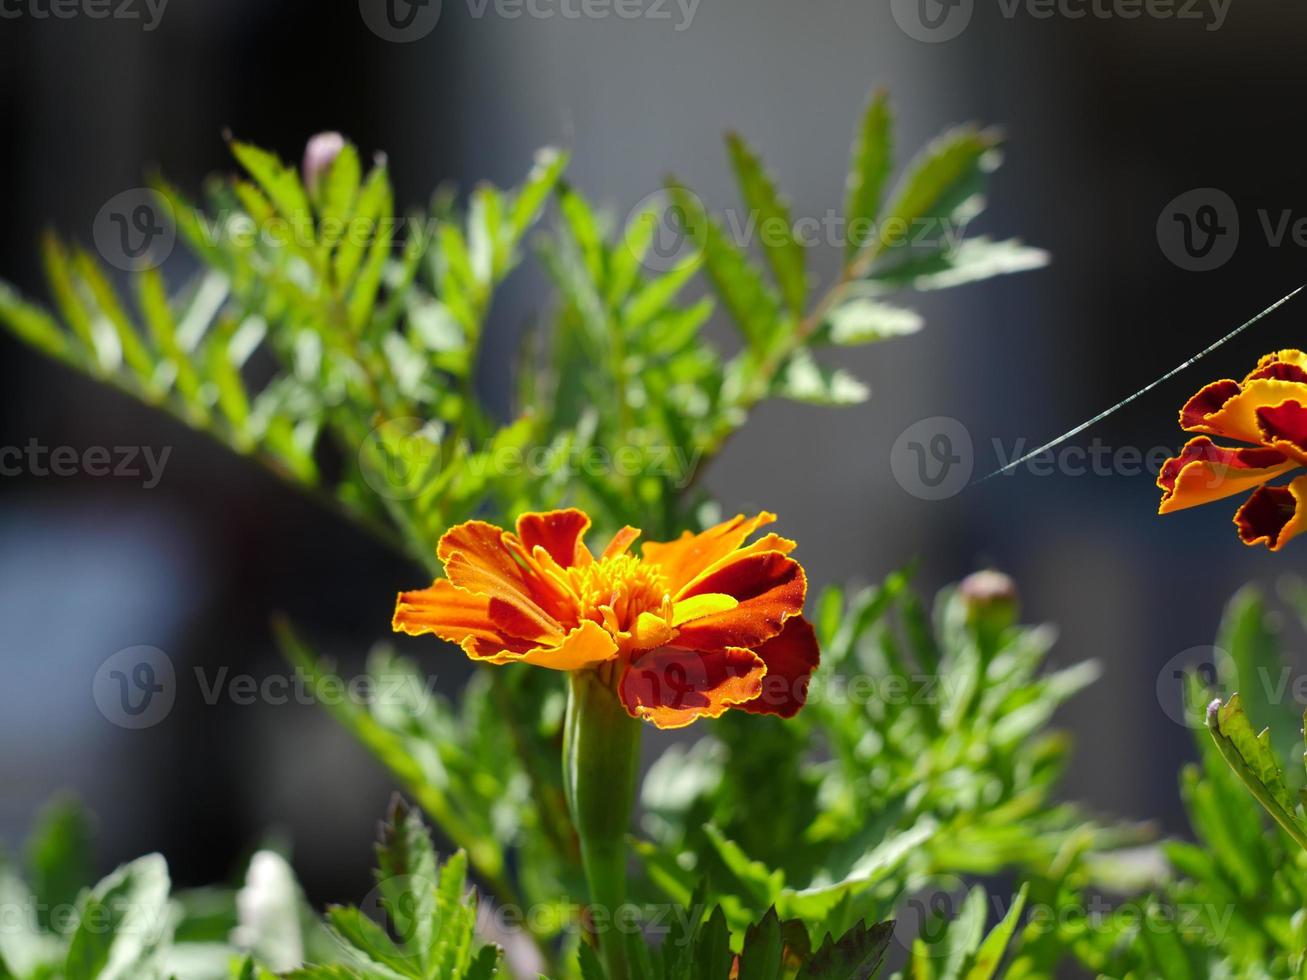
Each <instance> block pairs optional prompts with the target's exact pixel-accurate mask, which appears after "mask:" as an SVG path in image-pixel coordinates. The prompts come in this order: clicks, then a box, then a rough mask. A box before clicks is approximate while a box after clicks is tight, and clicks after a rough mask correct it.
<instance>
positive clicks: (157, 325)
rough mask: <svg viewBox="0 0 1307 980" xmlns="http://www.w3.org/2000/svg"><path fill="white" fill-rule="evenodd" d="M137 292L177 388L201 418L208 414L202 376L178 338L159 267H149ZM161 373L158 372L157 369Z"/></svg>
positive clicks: (146, 321) (138, 283) (138, 285)
mask: <svg viewBox="0 0 1307 980" xmlns="http://www.w3.org/2000/svg"><path fill="white" fill-rule="evenodd" d="M137 292H138V295H139V298H140V305H141V311H142V313H143V314H144V316H145V323H146V325H147V326H148V327H149V329H150V335H151V336H152V337H153V338H154V343H155V346H156V347H157V348H158V349H159V351H160V353H162V354H163V356H164V358H165V359H166V363H167V364H168V365H169V366H170V367H171V369H172V372H173V375H174V376H175V378H176V384H177V390H178V392H179V393H180V394H181V396H182V398H183V399H184V400H185V402H186V405H187V406H188V408H189V409H190V410H191V411H192V412H193V413H195V415H196V418H197V420H198V421H201V422H203V421H204V420H205V419H207V417H208V414H209V413H208V411H207V410H206V408H205V406H204V396H203V393H202V392H201V390H200V387H201V382H200V376H199V374H198V373H197V372H196V370H195V365H194V364H193V363H192V361H191V358H190V356H189V355H188V353H187V352H186V351H184V350H182V346H181V344H180V342H179V341H178V339H177V324H176V322H175V320H174V318H173V315H172V310H171V309H170V308H169V306H168V297H167V294H166V293H165V291H164V284H163V277H162V276H161V275H159V273H158V271H157V270H155V269H147V270H146V271H144V272H143V273H141V275H140V276H139V277H138V278H137ZM156 373H157V372H156Z"/></svg>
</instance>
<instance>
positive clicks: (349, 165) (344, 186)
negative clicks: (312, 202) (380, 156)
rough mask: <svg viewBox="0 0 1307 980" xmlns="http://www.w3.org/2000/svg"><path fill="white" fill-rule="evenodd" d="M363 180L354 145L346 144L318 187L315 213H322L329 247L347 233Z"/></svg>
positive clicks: (361, 167) (338, 241)
mask: <svg viewBox="0 0 1307 980" xmlns="http://www.w3.org/2000/svg"><path fill="white" fill-rule="evenodd" d="M362 179H363V166H362V164H361V163H360V162H359V153H358V150H357V149H355V147H354V144H353V143H346V144H345V145H344V146H343V147H341V150H340V152H339V153H338V154H336V159H334V160H332V161H331V166H330V167H328V168H327V172H326V173H325V174H323V176H322V180H321V182H320V184H319V201H318V210H319V212H320V213H321V214H322V222H323V232H324V236H325V242H326V244H328V245H332V246H334V245H336V244H339V243H340V241H341V240H342V239H343V238H344V237H346V236H347V235H348V234H349V222H350V219H351V217H352V216H353V213H354V201H355V199H356V198H357V197H358V192H359V184H360V182H361V181H362Z"/></svg>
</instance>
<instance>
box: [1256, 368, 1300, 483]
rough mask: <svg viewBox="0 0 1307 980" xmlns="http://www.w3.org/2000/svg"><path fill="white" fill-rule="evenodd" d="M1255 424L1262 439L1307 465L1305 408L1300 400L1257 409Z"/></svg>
mask: <svg viewBox="0 0 1307 980" xmlns="http://www.w3.org/2000/svg"><path fill="white" fill-rule="evenodd" d="M1304 387H1305V388H1307V385H1305V386H1304ZM1257 425H1258V427H1259V428H1260V429H1261V433H1262V439H1263V441H1265V442H1266V443H1267V444H1268V445H1271V446H1274V447H1275V448H1276V449H1278V450H1279V451H1280V452H1282V453H1284V454H1285V455H1287V456H1291V457H1293V458H1294V459H1296V460H1297V461H1298V462H1299V464H1301V465H1304V466H1307V408H1304V407H1303V403H1302V402H1297V401H1287V402H1284V403H1283V404H1280V405H1268V406H1263V407H1262V408H1259V409H1257Z"/></svg>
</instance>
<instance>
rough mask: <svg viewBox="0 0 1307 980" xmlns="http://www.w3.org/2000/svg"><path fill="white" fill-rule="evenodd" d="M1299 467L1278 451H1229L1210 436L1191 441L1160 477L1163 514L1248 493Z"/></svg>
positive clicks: (1165, 464) (1166, 465)
mask: <svg viewBox="0 0 1307 980" xmlns="http://www.w3.org/2000/svg"><path fill="white" fill-rule="evenodd" d="M1297 465H1298V464H1297V463H1295V462H1294V461H1293V460H1291V459H1289V458H1287V457H1286V456H1285V455H1284V454H1283V453H1281V452H1278V451H1277V450H1274V449H1262V448H1242V449H1226V448H1224V447H1222V446H1218V445H1216V444H1215V443H1214V442H1212V440H1211V439H1209V438H1207V436H1199V437H1198V438H1197V439H1190V440H1189V441H1188V442H1187V443H1186V444H1185V447H1184V449H1182V450H1180V455H1179V456H1176V457H1173V458H1172V459H1168V460H1167V461H1166V462H1165V463H1164V464H1163V466H1162V470H1161V472H1160V473H1158V475H1157V485H1158V487H1160V488H1161V489H1162V491H1163V493H1162V503H1161V506H1160V507H1159V508H1158V513H1159V514H1170V513H1172V512H1173V511H1177V510H1184V509H1185V508H1186V507H1196V506H1198V505H1199V504H1206V503H1210V502H1211V501H1213V500H1220V499H1222V498H1223V497H1229V496H1233V495H1234V494H1236V493H1244V492H1245V491H1247V490H1251V489H1252V488H1253V487H1258V486H1261V485H1262V484H1263V483H1265V482H1266V481H1267V480H1273V479H1275V477H1277V476H1279V475H1280V474H1281V473H1285V472H1288V471H1289V470H1291V469H1293V468H1294V467H1295V466H1297Z"/></svg>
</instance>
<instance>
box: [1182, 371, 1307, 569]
mask: <svg viewBox="0 0 1307 980" xmlns="http://www.w3.org/2000/svg"><path fill="white" fill-rule="evenodd" d="M1180 425H1181V427H1182V428H1183V429H1184V430H1185V431H1186V432H1201V433H1204V434H1203V435H1201V436H1199V437H1198V438H1196V439H1191V440H1189V442H1188V443H1187V444H1186V445H1185V447H1184V448H1183V449H1182V450H1181V451H1180V455H1179V456H1177V457H1174V458H1173V459H1168V460H1167V461H1166V464H1165V465H1164V466H1163V467H1162V471H1161V472H1160V473H1159V474H1158V477H1157V485H1158V486H1159V487H1160V488H1161V489H1162V503H1161V507H1160V508H1159V513H1162V514H1169V513H1171V511H1175V510H1183V509H1184V508H1186V507H1194V506H1197V505H1198V504H1205V503H1208V502H1210V501H1213V500H1220V499H1222V498H1224V497H1229V496H1232V495H1234V494H1237V493H1243V492H1244V491H1246V490H1252V491H1253V493H1252V495H1251V496H1250V497H1249V498H1248V499H1247V500H1246V501H1245V502H1244V504H1243V506H1242V507H1240V508H1239V510H1238V511H1237V512H1236V513H1235V515H1234V523H1235V526H1236V527H1237V528H1238V529H1239V537H1240V538H1241V539H1242V540H1243V542H1244V544H1248V545H1254V544H1265V545H1266V547H1268V548H1269V549H1270V550H1271V551H1279V550H1280V549H1281V548H1283V547H1284V546H1285V545H1286V544H1287V543H1288V542H1289V541H1290V540H1291V539H1292V538H1294V537H1296V536H1297V535H1299V534H1301V533H1302V532H1303V530H1305V529H1307V509H1304V506H1303V505H1304V502H1305V501H1307V476H1300V477H1298V478H1296V479H1294V480H1293V481H1292V482H1290V483H1288V484H1286V485H1283V486H1269V485H1268V483H1269V481H1270V480H1273V479H1275V478H1276V477H1278V476H1280V475H1282V474H1284V473H1287V472H1289V471H1290V470H1294V469H1297V468H1298V467H1300V466H1307V354H1304V353H1303V352H1302V351H1298V350H1282V351H1276V352H1275V353H1273V354H1267V355H1266V356H1265V357H1263V358H1262V359H1261V360H1260V361H1258V363H1257V367H1256V368H1254V369H1253V371H1252V372H1251V373H1250V374H1249V375H1248V376H1247V377H1246V378H1244V379H1243V380H1242V381H1233V380H1229V379H1226V380H1223V381H1214V382H1212V383H1211V384H1209V385H1207V386H1206V387H1204V388H1203V389H1202V390H1201V391H1199V392H1198V394H1196V395H1194V396H1193V397H1192V398H1190V399H1189V401H1188V402H1187V403H1186V404H1185V406H1184V408H1182V409H1181V410H1180ZM1209 436H1219V437H1221V438H1225V439H1234V440H1236V441H1238V442H1245V443H1251V444H1252V446H1244V447H1235V448H1228V447H1224V446H1218V445H1217V444H1216V443H1214V442H1212V440H1211V439H1210V438H1208V437H1209ZM1254 488H1255V489H1254Z"/></svg>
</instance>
